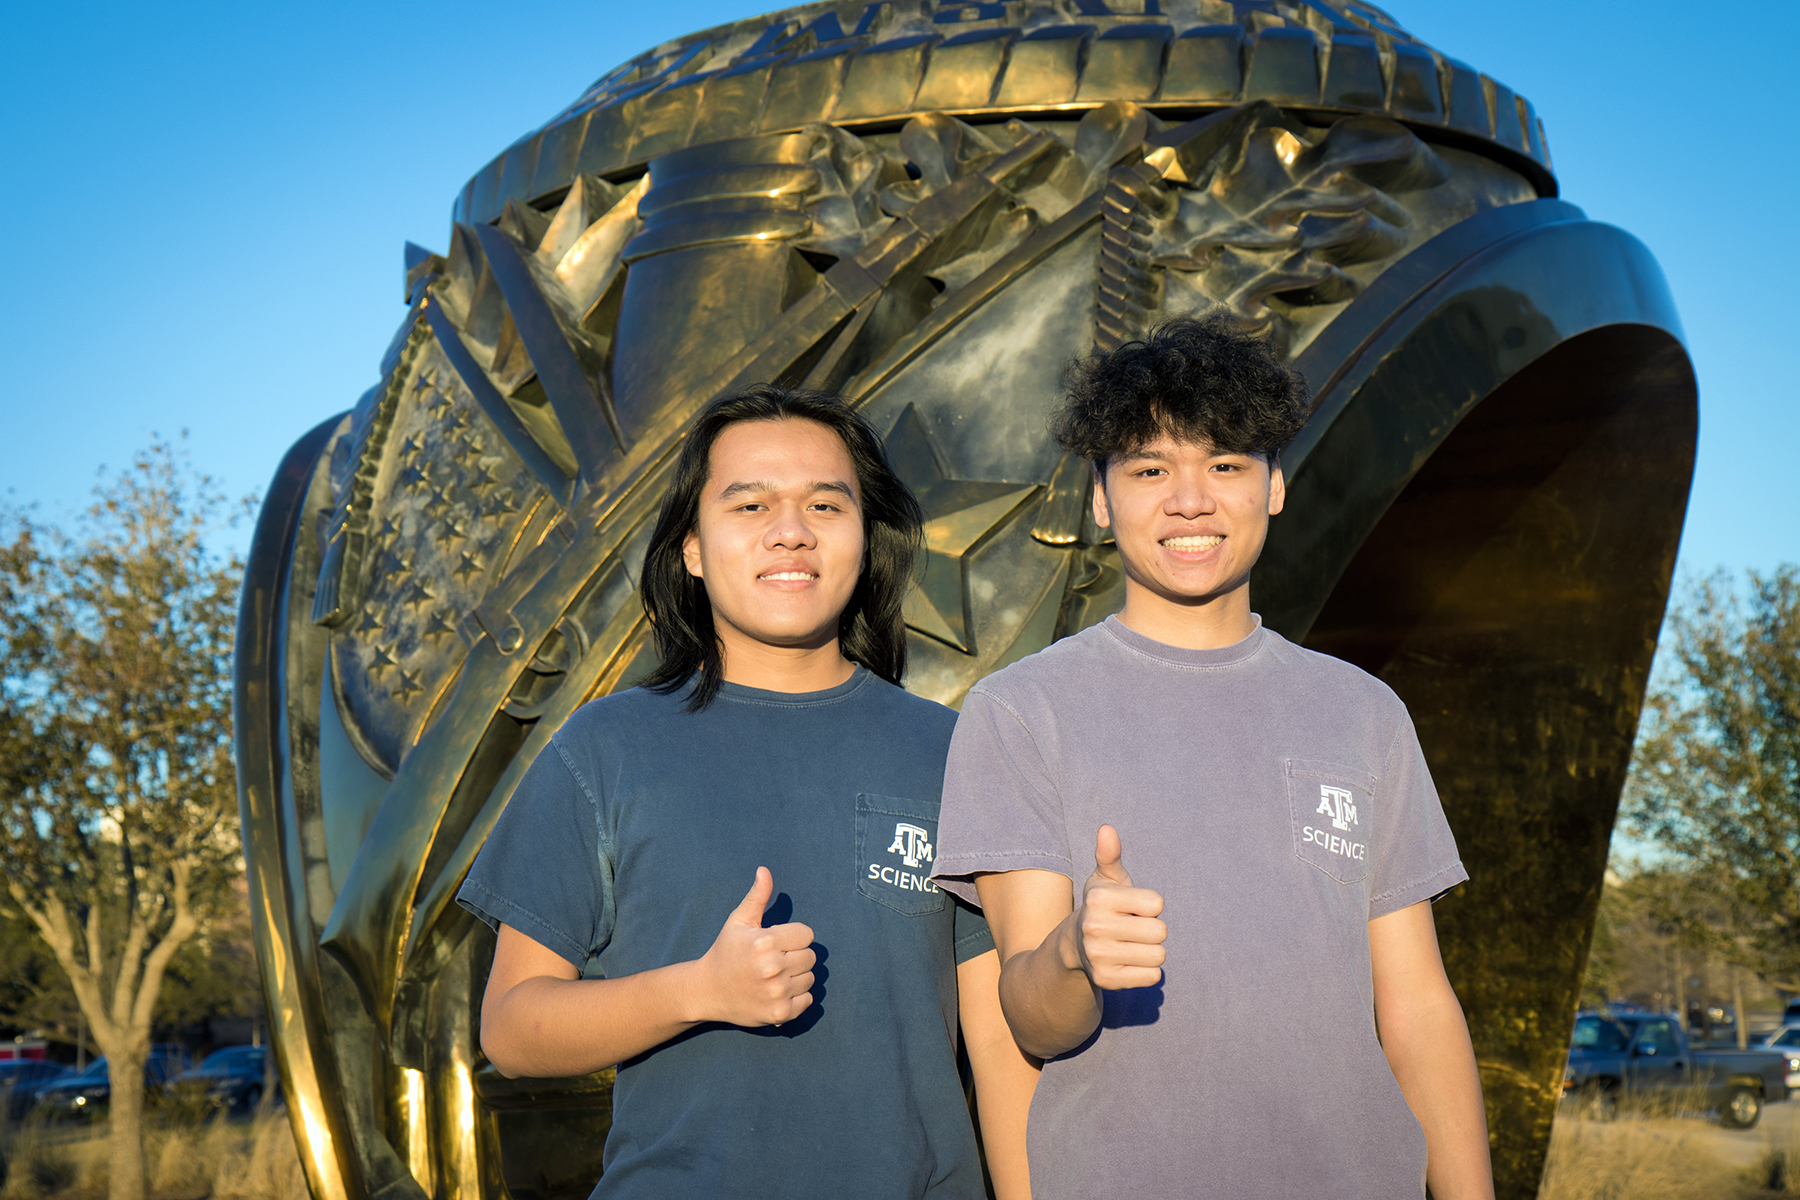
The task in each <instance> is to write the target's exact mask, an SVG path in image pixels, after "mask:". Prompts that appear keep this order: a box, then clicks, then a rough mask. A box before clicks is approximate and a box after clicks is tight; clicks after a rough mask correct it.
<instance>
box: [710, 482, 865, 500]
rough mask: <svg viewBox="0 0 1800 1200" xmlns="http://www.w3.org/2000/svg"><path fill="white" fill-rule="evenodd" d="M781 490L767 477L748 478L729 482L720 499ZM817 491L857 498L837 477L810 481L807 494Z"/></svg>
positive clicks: (847, 498) (849, 498) (720, 494)
mask: <svg viewBox="0 0 1800 1200" xmlns="http://www.w3.org/2000/svg"><path fill="white" fill-rule="evenodd" d="M779 490H780V489H779V488H778V487H777V486H776V485H775V484H774V483H772V482H770V481H769V480H767V479H754V480H748V481H745V482H740V483H733V484H729V485H728V486H727V487H726V488H725V490H724V491H721V492H720V493H719V499H721V500H729V499H731V498H732V497H734V496H743V495H751V494H754V493H757V492H773V491H779ZM815 492H835V493H837V494H838V495H840V496H842V497H844V499H846V500H855V499H856V493H855V492H853V491H851V490H850V485H849V484H847V483H844V482H842V481H840V480H835V479H831V480H821V481H819V482H818V483H809V484H807V485H806V494H807V495H809V496H810V495H812V494H813V493H815Z"/></svg>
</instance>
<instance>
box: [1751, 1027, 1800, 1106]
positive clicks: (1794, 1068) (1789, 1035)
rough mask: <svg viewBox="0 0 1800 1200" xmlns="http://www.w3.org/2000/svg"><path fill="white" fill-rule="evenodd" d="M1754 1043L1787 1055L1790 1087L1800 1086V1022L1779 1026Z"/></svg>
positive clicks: (1760, 1047) (1758, 1046) (1761, 1048)
mask: <svg viewBox="0 0 1800 1200" xmlns="http://www.w3.org/2000/svg"><path fill="white" fill-rule="evenodd" d="M1754 1044H1755V1046H1756V1048H1757V1049H1758V1050H1773V1051H1775V1052H1776V1053H1778V1054H1781V1055H1783V1056H1784V1057H1786V1058H1787V1062H1788V1077H1787V1085H1788V1088H1789V1089H1790V1090H1791V1089H1793V1088H1800V1022H1795V1023H1793V1024H1788V1025H1781V1026H1778V1027H1777V1028H1775V1029H1774V1030H1773V1031H1771V1032H1770V1033H1767V1034H1765V1035H1764V1036H1762V1037H1760V1038H1758V1039H1757V1040H1756V1042H1755V1043H1754Z"/></svg>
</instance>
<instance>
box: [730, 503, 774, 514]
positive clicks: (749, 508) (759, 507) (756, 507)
mask: <svg viewBox="0 0 1800 1200" xmlns="http://www.w3.org/2000/svg"><path fill="white" fill-rule="evenodd" d="M768 507H769V506H768V505H766V504H764V503H763V502H762V501H760V500H751V501H750V502H748V503H746V504H740V505H738V506H737V507H736V508H734V509H732V510H731V511H732V512H764V511H766V510H767V509H768Z"/></svg>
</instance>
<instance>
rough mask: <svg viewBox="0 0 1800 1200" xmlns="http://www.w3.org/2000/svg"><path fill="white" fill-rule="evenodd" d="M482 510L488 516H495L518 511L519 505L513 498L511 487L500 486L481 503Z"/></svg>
mask: <svg viewBox="0 0 1800 1200" xmlns="http://www.w3.org/2000/svg"><path fill="white" fill-rule="evenodd" d="M482 511H483V512H485V513H486V514H487V515H488V516H490V517H497V516H499V515H501V514H502V513H516V512H518V511H519V506H518V503H517V502H516V501H515V500H514V499H513V493H512V489H511V488H501V489H500V490H499V491H497V492H495V493H494V494H493V495H491V496H489V497H488V498H487V503H485V504H484V505H482Z"/></svg>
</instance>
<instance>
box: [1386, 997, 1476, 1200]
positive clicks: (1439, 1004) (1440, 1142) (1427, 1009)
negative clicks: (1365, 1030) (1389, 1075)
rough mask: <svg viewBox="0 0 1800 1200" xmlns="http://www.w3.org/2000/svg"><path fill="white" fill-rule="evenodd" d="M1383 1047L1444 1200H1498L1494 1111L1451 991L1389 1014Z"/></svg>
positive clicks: (1435, 1189)
mask: <svg viewBox="0 0 1800 1200" xmlns="http://www.w3.org/2000/svg"><path fill="white" fill-rule="evenodd" d="M1380 1032H1381V1045H1382V1050H1383V1051H1384V1052H1385V1053H1386V1054H1387V1060H1388V1065H1389V1066H1390V1067H1391V1068H1392V1069H1393V1072H1394V1079H1395V1080H1396V1081H1397V1082H1398V1083H1399V1084H1400V1091H1401V1093H1402V1094H1403V1095H1404V1096H1405V1097H1406V1102H1407V1104H1408V1105H1409V1106H1410V1107H1411V1108H1412V1111H1413V1115H1414V1116H1416V1117H1417V1118H1418V1119H1419V1124H1420V1125H1421V1126H1423V1127H1424V1130H1425V1149H1426V1156H1427V1165H1426V1173H1425V1178H1426V1182H1427V1183H1428V1184H1429V1185H1430V1187H1431V1194H1432V1195H1433V1196H1434V1197H1436V1198H1437V1200H1492V1197H1493V1195H1494V1180H1493V1170H1492V1167H1491V1165H1490V1163H1489V1159H1488V1133H1487V1114H1486V1112H1485V1111H1484V1110H1483V1108H1482V1103H1481V1077H1480V1075H1479V1073H1478V1072H1477V1071H1476V1068H1475V1051H1474V1048H1473V1046H1472V1045H1471V1044H1470V1041H1469V1027H1468V1023H1467V1021H1465V1020H1464V1018H1463V1012H1462V1008H1461V1006H1460V1005H1458V1004H1457V1001H1456V995H1455V993H1454V992H1451V991H1450V990H1449V988H1448V986H1446V987H1445V988H1444V989H1443V992H1442V993H1441V994H1439V995H1436V996H1433V997H1431V998H1429V999H1428V1000H1424V1001H1421V1002H1419V1003H1417V1004H1414V1005H1408V1006H1406V1007H1405V1008H1404V1009H1403V1010H1401V1011H1398V1012H1392V1013H1389V1014H1387V1015H1386V1017H1385V1019H1383V1020H1382V1021H1381V1022H1380Z"/></svg>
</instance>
